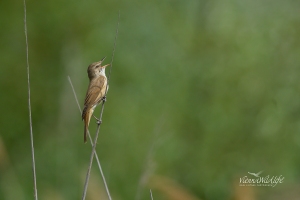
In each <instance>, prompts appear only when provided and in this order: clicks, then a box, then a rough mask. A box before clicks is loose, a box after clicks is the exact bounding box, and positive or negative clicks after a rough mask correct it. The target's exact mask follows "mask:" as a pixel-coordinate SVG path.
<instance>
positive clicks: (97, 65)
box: [87, 57, 110, 79]
mask: <svg viewBox="0 0 300 200" xmlns="http://www.w3.org/2000/svg"><path fill="white" fill-rule="evenodd" d="M105 58H106V57H104V58H102V59H101V60H100V61H98V62H94V63H92V64H90V65H89V67H88V70H87V72H88V76H89V78H90V79H92V78H94V77H98V76H100V75H101V74H103V75H105V68H106V67H107V66H109V65H110V64H107V65H103V66H102V65H101V64H102V62H103V61H104V59H105Z"/></svg>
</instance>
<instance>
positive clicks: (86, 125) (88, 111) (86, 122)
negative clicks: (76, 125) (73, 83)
mask: <svg viewBox="0 0 300 200" xmlns="http://www.w3.org/2000/svg"><path fill="white" fill-rule="evenodd" d="M92 114H93V110H92V109H91V108H84V110H83V112H82V119H83V121H84V137H83V139H84V143H86V136H87V132H88V129H89V124H90V120H91V116H92Z"/></svg>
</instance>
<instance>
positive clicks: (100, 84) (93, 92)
mask: <svg viewBox="0 0 300 200" xmlns="http://www.w3.org/2000/svg"><path fill="white" fill-rule="evenodd" d="M105 58H106V57H104V58H102V59H101V60H100V61H98V62H94V63H92V64H90V65H89V67H88V69H87V73H88V77H89V81H90V82H89V86H88V89H87V92H86V96H85V100H84V108H83V111H82V120H83V121H84V143H86V135H87V132H88V128H89V124H90V120H91V116H92V115H93V113H94V110H95V108H96V106H97V105H98V104H99V103H100V102H101V101H105V100H106V98H105V95H106V92H107V91H106V90H107V89H108V87H107V86H108V85H107V78H106V75H105V68H106V67H107V66H109V65H110V64H107V65H104V66H102V62H103V61H104V59H105ZM106 88H107V89H106ZM94 117H95V116H94ZM95 118H96V117H95ZM96 119H97V118H96ZM97 120H98V119H97ZM98 122H100V121H99V120H98ZM100 123H101V122H100Z"/></svg>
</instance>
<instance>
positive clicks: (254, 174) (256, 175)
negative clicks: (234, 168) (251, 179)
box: [248, 171, 263, 177]
mask: <svg viewBox="0 0 300 200" xmlns="http://www.w3.org/2000/svg"><path fill="white" fill-rule="evenodd" d="M262 172H263V171H260V172H257V173H251V172H248V174H251V175H253V176H255V177H259V175H260V174H261V173H262Z"/></svg>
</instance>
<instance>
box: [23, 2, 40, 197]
mask: <svg viewBox="0 0 300 200" xmlns="http://www.w3.org/2000/svg"><path fill="white" fill-rule="evenodd" d="M24 31H25V41H26V65H27V85H28V110H29V127H30V142H31V155H32V171H33V185H34V199H35V200H38V194H37V184H36V171H35V158H34V145H33V131H32V117H31V101H30V70H29V53H28V36H27V16H26V0H24Z"/></svg>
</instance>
